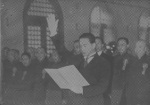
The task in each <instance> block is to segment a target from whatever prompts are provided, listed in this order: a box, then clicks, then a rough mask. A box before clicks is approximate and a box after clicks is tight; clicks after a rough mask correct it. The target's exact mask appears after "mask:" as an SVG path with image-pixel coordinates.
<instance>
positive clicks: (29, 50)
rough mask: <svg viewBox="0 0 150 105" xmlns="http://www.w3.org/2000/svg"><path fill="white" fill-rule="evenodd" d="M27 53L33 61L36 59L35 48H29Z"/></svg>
mask: <svg viewBox="0 0 150 105" xmlns="http://www.w3.org/2000/svg"><path fill="white" fill-rule="evenodd" d="M27 52H28V53H29V54H30V55H31V59H34V58H35V48H33V47H28V49H27Z"/></svg>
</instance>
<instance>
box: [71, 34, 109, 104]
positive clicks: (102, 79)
mask: <svg viewBox="0 0 150 105" xmlns="http://www.w3.org/2000/svg"><path fill="white" fill-rule="evenodd" d="M79 42H80V47H81V53H82V57H83V60H82V61H81V62H80V65H78V67H77V68H78V70H79V72H80V73H81V74H82V76H83V77H84V78H85V79H86V80H87V82H88V83H89V84H90V85H88V86H84V87H83V88H82V89H83V94H76V93H73V92H72V91H70V92H69V97H70V103H71V104H72V105H104V101H103V93H104V92H105V91H106V89H107V87H108V83H109V77H110V64H109V63H108V61H107V60H105V59H104V58H103V57H99V56H98V54H97V53H96V51H95V46H96V45H95V37H94V35H92V34H91V33H83V34H82V35H81V36H80V38H79Z"/></svg>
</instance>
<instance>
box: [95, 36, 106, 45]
mask: <svg viewBox="0 0 150 105" xmlns="http://www.w3.org/2000/svg"><path fill="white" fill-rule="evenodd" d="M95 39H99V40H101V43H102V44H104V40H103V39H102V38H100V37H98V36H97V37H95Z"/></svg>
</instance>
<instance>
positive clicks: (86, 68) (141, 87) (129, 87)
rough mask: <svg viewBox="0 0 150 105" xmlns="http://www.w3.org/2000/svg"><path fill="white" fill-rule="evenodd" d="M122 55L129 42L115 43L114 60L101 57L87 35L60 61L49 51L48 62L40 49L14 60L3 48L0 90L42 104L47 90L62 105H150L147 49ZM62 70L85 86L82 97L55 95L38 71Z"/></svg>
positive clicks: (98, 43) (100, 47)
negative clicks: (74, 73) (83, 81)
mask: <svg viewBox="0 0 150 105" xmlns="http://www.w3.org/2000/svg"><path fill="white" fill-rule="evenodd" d="M128 49H129V40H128V39H127V38H125V37H121V38H119V39H118V40H117V50H116V51H115V54H111V55H109V54H107V53H105V52H106V50H105V49H104V42H103V40H102V39H101V38H100V37H95V36H94V35H92V34H91V33H83V34H82V35H81V36H80V37H79V40H76V41H74V45H73V50H72V51H71V52H69V51H66V54H64V55H61V54H60V53H58V51H57V49H54V50H53V52H52V53H51V55H50V57H49V58H48V57H47V56H46V55H47V54H46V52H45V50H44V49H43V48H37V49H35V48H28V50H27V51H25V52H24V53H22V54H21V56H20V54H19V51H18V50H16V49H9V48H7V47H5V48H3V50H2V54H3V56H2V57H3V59H2V64H3V71H2V73H3V80H2V83H3V90H4V91H6V90H7V88H11V89H12V88H15V89H16V88H17V90H24V91H28V93H27V95H26V96H27V97H30V99H32V100H34V99H37V100H44V102H48V100H49V99H48V98H47V97H48V91H47V90H49V91H52V90H61V94H62V95H61V98H62V104H67V105H150V57H149V53H148V51H149V50H148V48H147V44H146V42H145V41H143V40H139V41H137V42H136V44H135V48H134V52H133V53H131V52H130V51H129V50H128ZM67 65H75V67H76V68H77V69H78V70H79V72H80V73H81V74H82V76H83V77H84V78H85V79H86V80H87V82H88V83H89V84H90V85H88V86H84V87H83V94H76V93H74V92H72V91H71V90H67V89H66V90H64V89H60V88H59V87H58V86H57V84H56V83H55V82H54V80H53V79H52V78H51V77H50V76H49V75H48V74H47V73H46V71H45V70H44V68H60V67H63V66H67ZM68 75H69V74H68ZM3 94H5V92H4V93H3ZM31 94H32V95H31ZM50 94H51V92H50ZM31 97H32V98H31ZM49 105H51V104H49Z"/></svg>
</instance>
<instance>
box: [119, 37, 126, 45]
mask: <svg viewBox="0 0 150 105" xmlns="http://www.w3.org/2000/svg"><path fill="white" fill-rule="evenodd" d="M120 40H124V41H125V42H126V44H129V40H128V38H126V37H120V38H118V40H117V42H119V41H120Z"/></svg>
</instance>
